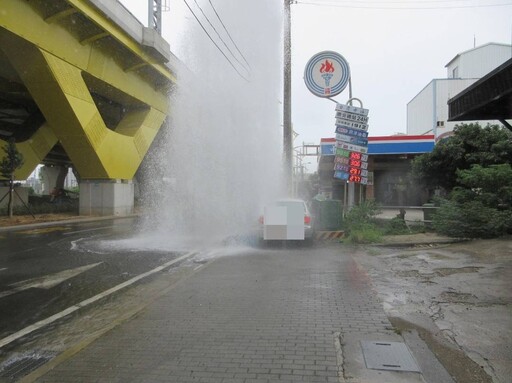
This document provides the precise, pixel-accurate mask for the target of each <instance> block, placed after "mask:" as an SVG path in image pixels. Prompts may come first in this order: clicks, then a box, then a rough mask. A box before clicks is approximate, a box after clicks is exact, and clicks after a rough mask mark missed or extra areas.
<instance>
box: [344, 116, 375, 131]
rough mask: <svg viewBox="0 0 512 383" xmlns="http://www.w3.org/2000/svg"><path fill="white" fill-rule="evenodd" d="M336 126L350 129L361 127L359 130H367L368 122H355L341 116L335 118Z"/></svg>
mask: <svg viewBox="0 0 512 383" xmlns="http://www.w3.org/2000/svg"><path fill="white" fill-rule="evenodd" d="M336 126H341V127H344V128H352V129H361V130H365V131H366V130H368V124H366V123H364V122H357V121H351V120H345V119H342V118H337V119H336Z"/></svg>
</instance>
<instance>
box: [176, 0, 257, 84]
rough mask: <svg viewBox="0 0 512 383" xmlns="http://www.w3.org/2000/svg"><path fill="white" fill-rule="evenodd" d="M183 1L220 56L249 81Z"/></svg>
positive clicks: (185, 0)
mask: <svg viewBox="0 0 512 383" xmlns="http://www.w3.org/2000/svg"><path fill="white" fill-rule="evenodd" d="M183 2H184V3H185V5H186V6H187V8H188V9H189V11H190V13H192V15H193V16H194V18H195V19H196V21H197V22H198V24H199V25H200V26H201V28H202V29H203V31H204V33H206V35H207V36H208V38H209V39H210V41H211V42H212V43H213V45H215V47H216V48H217V49H218V50H219V52H220V53H221V54H222V56H224V58H225V59H226V60H227V61H228V63H229V64H230V65H231V67H233V69H234V70H235V72H236V73H238V75H239V76H240V77H241V78H243V79H244V80H245V81H247V82H249V79H247V78H246V77H245V76H244V75H243V74H242V73H240V71H239V70H238V69H237V68H236V66H235V65H234V64H233V63H232V62H231V60H230V59H229V58H228V56H226V54H225V53H224V51H223V50H222V49H220V47H219V45H218V44H217V43H216V42H215V41H214V40H213V38H212V36H211V35H210V34H209V33H208V31H207V30H206V28H205V27H204V25H203V24H202V23H201V21H200V20H199V18H198V17H197V15H196V14H195V13H194V11H193V10H192V8H191V7H190V5H189V3H188V2H187V0H183Z"/></svg>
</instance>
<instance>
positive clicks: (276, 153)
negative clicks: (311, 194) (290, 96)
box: [142, 0, 283, 243]
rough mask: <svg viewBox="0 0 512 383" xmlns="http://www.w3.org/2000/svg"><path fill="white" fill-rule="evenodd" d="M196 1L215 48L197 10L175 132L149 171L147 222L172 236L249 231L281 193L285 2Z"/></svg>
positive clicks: (183, 49)
mask: <svg viewBox="0 0 512 383" xmlns="http://www.w3.org/2000/svg"><path fill="white" fill-rule="evenodd" d="M188 2H189V3H190V7H191V9H192V10H193V11H194V13H195V15H196V17H197V18H198V19H199V20H200V21H201V23H202V24H203V26H204V28H205V29H207V31H208V33H209V34H210V36H211V38H212V39H213V40H214V41H215V43H216V45H217V46H216V45H214V44H213V43H212V41H211V40H210V39H209V38H208V36H207V35H206V34H205V32H204V30H203V29H202V28H201V27H200V25H199V24H198V21H197V20H196V18H195V17H192V16H191V17H190V19H189V22H188V24H187V25H186V27H185V28H186V30H185V31H184V33H182V34H181V36H184V38H183V40H182V41H181V43H180V44H179V46H177V47H175V48H174V47H173V50H176V53H177V56H178V57H179V58H180V59H181V61H182V62H183V63H184V67H183V68H180V69H179V72H178V87H177V89H176V90H175V92H174V94H173V95H172V102H171V105H172V112H171V116H170V123H169V129H167V130H166V131H165V133H163V134H162V135H161V137H160V140H159V142H157V144H156V145H154V150H153V153H152V154H151V155H150V157H149V158H148V160H147V161H146V162H145V166H144V168H143V169H142V172H143V174H144V176H143V177H142V179H143V188H142V189H143V198H142V201H143V208H144V214H145V218H146V227H147V228H149V229H150V230H151V232H152V233H156V234H157V235H158V236H160V237H161V238H163V239H164V240H166V241H169V242H170V243H172V242H174V241H180V239H182V238H184V237H186V238H189V239H192V240H193V241H194V242H198V241H202V240H212V239H220V238H223V237H225V236H230V235H236V234H243V233H247V232H249V231H250V230H251V229H252V228H254V225H255V224H256V221H257V217H258V215H259V213H260V211H261V207H262V205H263V204H264V203H266V202H268V201H270V200H272V199H274V198H275V197H277V196H278V195H282V194H283V185H282V180H281V178H282V177H281V174H282V156H281V152H282V148H281V137H282V136H281V133H282V128H281V119H282V112H281V110H282V102H281V101H280V100H281V98H282V96H281V94H282V93H281V89H282V79H281V76H282V73H283V71H282V20H283V18H282V4H279V2H276V1H275V0H258V1H251V0H238V1H235V2H233V1H227V0H222V1H215V2H214V3H213V4H212V2H209V1H208V2H207V1H202V2H198V3H199V5H200V6H201V9H202V11H201V10H200V9H199V8H198V7H197V6H196V4H195V3H194V2H192V1H188ZM211 5H214V6H215V8H213V7H212V6H211ZM202 12H204V14H203V13H202ZM217 14H218V16H220V19H219V18H217ZM204 15H206V16H207V17H208V19H209V20H210V22H211V23H212V24H213V25H214V26H215V29H216V30H217V32H215V31H214V30H213V29H212V28H211V26H210V24H209V23H208V21H206V20H205V18H204ZM220 20H222V23H221V22H220ZM222 24H224V25H222ZM224 26H225V27H226V29H227V30H228V31H229V35H228V34H227V33H226V31H225V29H224ZM219 35H220V37H221V38H222V40H221V39H220V38H219ZM231 39H232V41H234V42H235V43H236V46H235V45H233V43H232V41H231ZM226 45H227V46H226ZM227 47H229V49H227ZM220 50H222V52H223V53H221V52H220ZM224 55H225V56H226V57H227V58H226V57H225V56H224Z"/></svg>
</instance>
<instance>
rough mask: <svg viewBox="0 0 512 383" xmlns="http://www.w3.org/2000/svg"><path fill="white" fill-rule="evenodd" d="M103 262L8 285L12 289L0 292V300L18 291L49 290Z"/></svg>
mask: <svg viewBox="0 0 512 383" xmlns="http://www.w3.org/2000/svg"><path fill="white" fill-rule="evenodd" d="M102 263H103V262H98V263H93V264H90V265H85V266H81V267H77V268H74V269H69V270H64V271H60V272H58V273H55V274H50V275H44V276H42V277H37V278H32V279H28V280H26V281H21V282H16V283H12V284H10V285H9V287H12V289H11V290H7V291H3V292H0V298H4V297H7V296H9V295H12V294H16V293H19V292H20V291H25V290H28V289H46V290H48V289H51V288H52V287H55V286H57V285H59V284H61V283H62V282H64V281H66V280H68V279H71V278H73V277H76V276H77V275H79V274H81V273H84V272H86V271H87V270H90V269H92V268H94V267H96V266H98V265H101V264H102Z"/></svg>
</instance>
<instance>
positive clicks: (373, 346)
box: [361, 340, 420, 372]
mask: <svg viewBox="0 0 512 383" xmlns="http://www.w3.org/2000/svg"><path fill="white" fill-rule="evenodd" d="M361 347H362V348H363V355H364V361H365V362H366V368H370V369H372V370H392V371H412V372H420V369H419V367H418V364H417V363H416V361H415V360H414V357H413V356H412V354H411V352H410V351H409V348H407V346H406V345H405V343H401V342H371V341H364V340H363V341H361Z"/></svg>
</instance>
